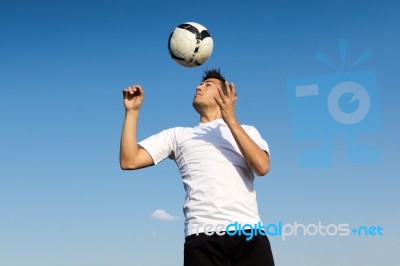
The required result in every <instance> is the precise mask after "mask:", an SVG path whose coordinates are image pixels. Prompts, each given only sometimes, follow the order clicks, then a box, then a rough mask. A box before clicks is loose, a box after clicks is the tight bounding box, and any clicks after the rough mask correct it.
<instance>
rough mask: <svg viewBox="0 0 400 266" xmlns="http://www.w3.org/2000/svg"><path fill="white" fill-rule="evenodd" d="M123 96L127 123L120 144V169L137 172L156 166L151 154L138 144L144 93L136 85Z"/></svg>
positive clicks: (124, 92) (125, 122)
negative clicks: (137, 170)
mask: <svg viewBox="0 0 400 266" xmlns="http://www.w3.org/2000/svg"><path fill="white" fill-rule="evenodd" d="M123 94H124V105H125V121H124V125H123V128H122V134H121V143H120V155H119V163H120V167H121V169H123V170H135V169H139V168H144V167H147V166H151V165H154V162H153V159H152V158H151V156H150V154H149V153H148V152H147V151H146V150H145V149H143V148H141V147H140V146H139V145H138V144H137V139H136V133H137V124H138V118H139V109H140V106H141V105H142V103H143V99H144V92H143V90H142V88H141V86H140V85H135V86H131V87H128V88H127V89H126V90H124V91H123Z"/></svg>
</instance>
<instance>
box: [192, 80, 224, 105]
mask: <svg viewBox="0 0 400 266" xmlns="http://www.w3.org/2000/svg"><path fill="white" fill-rule="evenodd" d="M218 88H221V81H220V80H219V79H215V78H210V79H206V80H205V81H203V82H202V83H200V84H199V86H197V88H196V94H195V95H194V99H193V107H194V108H195V109H196V111H197V112H200V111H201V110H203V109H205V108H215V107H219V106H218V104H217V102H216V101H215V98H214V97H219V92H218Z"/></svg>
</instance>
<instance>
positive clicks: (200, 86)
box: [196, 84, 202, 92]
mask: <svg viewBox="0 0 400 266" xmlns="http://www.w3.org/2000/svg"><path fill="white" fill-rule="evenodd" d="M201 90H202V84H199V85H198V86H197V87H196V92H198V91H201Z"/></svg>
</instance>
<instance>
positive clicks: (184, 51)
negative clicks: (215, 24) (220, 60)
mask: <svg viewBox="0 0 400 266" xmlns="http://www.w3.org/2000/svg"><path fill="white" fill-rule="evenodd" d="M213 48H214V41H213V39H212V38H211V35H210V33H209V32H208V30H207V29H206V28H205V27H204V26H203V25H201V24H199V23H196V22H185V23H182V24H180V25H179V26H177V27H176V28H175V29H174V30H173V31H172V33H171V35H170V36H169V41H168V49H169V53H170V55H171V57H172V59H174V60H175V62H177V63H178V64H180V65H182V66H185V67H196V66H200V65H201V64H203V63H204V62H205V61H206V60H207V59H208V58H209V57H210V55H211V53H212V50H213Z"/></svg>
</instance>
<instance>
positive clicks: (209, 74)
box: [202, 69, 227, 94]
mask: <svg viewBox="0 0 400 266" xmlns="http://www.w3.org/2000/svg"><path fill="white" fill-rule="evenodd" d="M212 78H214V79H218V80H219V81H221V88H222V91H223V92H224V93H225V94H226V93H227V92H226V87H225V81H226V79H225V78H224V76H223V75H222V74H221V70H220V69H209V70H205V71H204V75H203V78H202V81H205V80H207V79H212Z"/></svg>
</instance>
